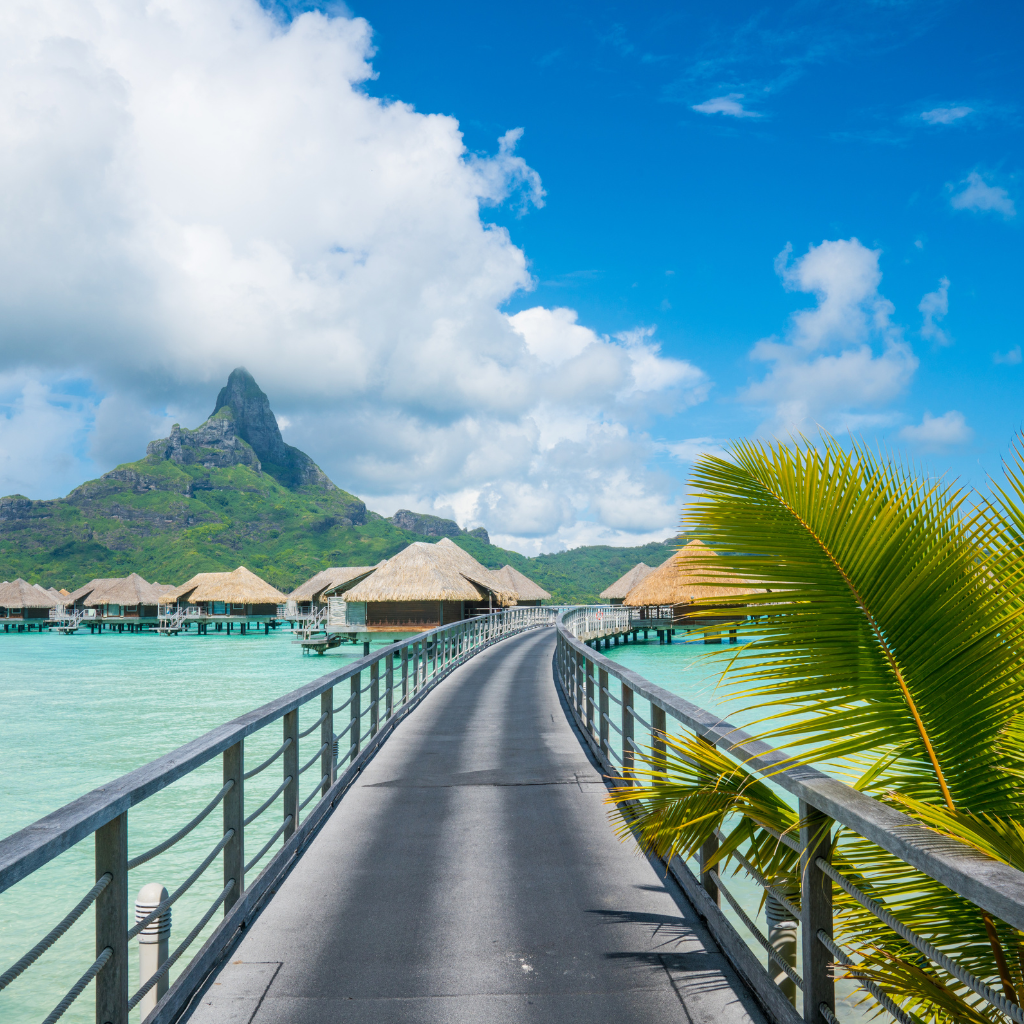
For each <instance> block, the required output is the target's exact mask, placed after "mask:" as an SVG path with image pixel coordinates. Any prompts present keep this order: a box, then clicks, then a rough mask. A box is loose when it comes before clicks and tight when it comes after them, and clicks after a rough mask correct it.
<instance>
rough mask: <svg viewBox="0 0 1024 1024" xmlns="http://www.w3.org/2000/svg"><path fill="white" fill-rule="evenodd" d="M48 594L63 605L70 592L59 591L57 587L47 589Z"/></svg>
mask: <svg viewBox="0 0 1024 1024" xmlns="http://www.w3.org/2000/svg"><path fill="white" fill-rule="evenodd" d="M46 593H47V594H49V595H50V597H52V598H53V599H54V601H56V602H57V604H63V603H64V598H65V597H67V596H68V592H67V591H66V590H57V588H56V587H47V588H46Z"/></svg>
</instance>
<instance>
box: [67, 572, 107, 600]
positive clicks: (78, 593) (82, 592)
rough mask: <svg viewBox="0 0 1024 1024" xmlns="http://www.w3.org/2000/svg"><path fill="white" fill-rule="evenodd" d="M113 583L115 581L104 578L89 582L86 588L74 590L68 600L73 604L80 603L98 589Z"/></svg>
mask: <svg viewBox="0 0 1024 1024" xmlns="http://www.w3.org/2000/svg"><path fill="white" fill-rule="evenodd" d="M113 582H115V581H114V580H110V579H107V578H106V577H103V576H101V577H98V578H97V579H94V580H89V582H88V583H86V584H85V586H84V587H79V588H78V589H77V590H72V591H71V593H70V594H68V598H69V599H70V601H71V602H76V601H79V600H81V599H82V598H83V597H88V596H89V595H90V594H91V593H92V592H93V591H94V590H95V589H96V588H97V587H100V586H103V585H104V584H107V583H113Z"/></svg>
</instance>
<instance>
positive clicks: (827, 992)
mask: <svg viewBox="0 0 1024 1024" xmlns="http://www.w3.org/2000/svg"><path fill="white" fill-rule="evenodd" d="M800 822H801V824H800V849H801V850H802V851H803V852H802V854H801V857H800V878H801V885H800V908H801V913H800V918H801V921H800V924H801V929H800V930H801V932H802V935H801V939H802V941H803V978H804V1020H805V1021H807V1022H809V1024H823V1022H824V1021H825V1017H824V1016H822V1013H821V1010H820V1009H819V1007H820V1006H821V1005H822V1004H824V1005H825V1006H827V1007H828V1009H829V1011H830V1012H831V1013H833V1014H834V1013H835V1010H836V993H835V982H834V981H833V979H832V976H831V974H830V972H829V963H830V958H831V954H830V953H829V951H828V950H827V949H826V948H825V947H824V946H823V945H822V943H821V940H820V939H819V938H818V932H819V931H823V932H824V933H825V934H826V935H827V936H828V937H829V938H832V880H831V879H830V878H829V877H828V875H826V874H825V872H824V871H822V870H821V868H819V867H818V866H817V864H816V863H815V861H816V859H817V858H818V857H820V858H821V859H822V860H824V861H826V862H828V861H831V860H832V836H831V828H832V819H831V818H829V817H827V816H826V815H824V814H822V813H821V811H819V810H818V809H817V808H816V807H812V806H811V805H810V804H808V803H805V802H804V801H803V800H801V801H800Z"/></svg>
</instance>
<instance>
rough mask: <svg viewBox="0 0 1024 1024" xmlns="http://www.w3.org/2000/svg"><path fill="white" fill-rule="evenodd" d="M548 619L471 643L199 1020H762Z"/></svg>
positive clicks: (300, 1023)
mask: <svg viewBox="0 0 1024 1024" xmlns="http://www.w3.org/2000/svg"><path fill="white" fill-rule="evenodd" d="M554 646H555V635H554V630H553V629H549V628H543V629H536V630H532V631H530V632H527V633H525V634H521V635H520V636H517V637H514V638H511V639H509V640H505V641H503V642H502V643H499V644H497V645H495V646H494V647H492V648H490V649H489V650H487V651H485V652H483V653H482V654H479V655H477V656H476V657H474V658H472V659H471V660H470V661H469V662H468V663H467V664H465V665H463V666H461V667H460V668H458V669H456V670H455V672H453V673H452V675H451V676H450V677H449V678H448V679H446V680H444V681H442V682H441V683H440V684H439V685H438V687H437V688H436V689H435V690H434V691H433V692H432V693H430V694H429V695H428V696H427V697H426V698H425V700H424V701H423V703H422V704H421V706H420V707H419V708H417V709H416V710H415V711H414V712H413V713H412V714H411V715H410V716H409V717H408V718H407V719H406V720H405V721H404V722H403V723H402V724H401V725H399V726H398V728H397V729H396V730H395V733H394V735H392V736H391V737H390V738H389V739H388V741H387V742H386V743H385V744H384V745H383V747H382V748H381V749H380V751H379V752H378V753H377V755H376V756H375V757H374V759H373V760H372V761H371V762H370V763H369V765H368V766H367V768H366V769H365V771H364V772H363V773H362V775H361V776H360V777H359V779H358V781H357V782H356V783H355V784H354V785H353V787H352V788H351V789H350V791H349V792H348V793H347V794H346V795H345V797H344V798H343V799H342V801H341V802H340V803H339V804H338V807H337V808H336V809H335V811H334V813H333V815H332V816H331V818H330V819H329V820H328V822H327V823H326V824H325V826H324V827H323V829H322V830H321V831H320V833H319V834H318V835H317V836H316V838H315V839H314V841H313V842H312V843H311V845H310V847H309V849H308V850H307V851H306V853H305V854H304V855H303V857H302V858H301V859H300V860H299V862H298V863H297V864H296V866H295V867H294V869H293V870H292V872H291V873H290V874H289V875H288V877H287V878H286V880H285V881H284V882H283V884H282V885H281V886H280V889H279V891H278V892H277V894H276V895H275V896H274V897H273V899H271V900H270V902H269V904H268V905H267V907H266V908H265V909H264V910H263V912H262V914H261V915H260V916H259V917H258V918H257V919H256V920H255V921H254V922H253V923H252V925H251V926H250V927H249V929H248V931H247V932H246V934H245V937H244V938H243V939H242V941H241V942H240V944H239V945H238V947H237V948H236V949H235V950H234V952H233V954H232V956H231V957H230V959H229V961H228V962H227V963H226V964H225V966H224V967H223V968H222V969H221V970H220V971H219V973H218V974H217V975H216V976H215V978H214V979H213V982H212V984H210V985H209V986H208V988H207V990H206V991H205V993H204V994H203V996H202V998H201V999H200V1000H199V1001H198V1002H197V1005H196V1008H195V1010H194V1012H193V1013H192V1015H191V1018H190V1020H191V1024H348V1022H356V1021H358V1022H364V1024H378V1022H381V1024H383V1022H388V1024H391V1022H406V1021H408V1022H410V1024H411V1022H416V1024H421V1022H422V1024H434V1022H438V1024H442V1022H443V1024H470V1022H472V1024H478V1022H486V1024H492V1022H493V1024H503V1022H545V1024H547V1022H566V1024H570V1022H577V1021H578V1022H586V1024H603V1022H608V1024H612V1022H614V1024H626V1022H628V1024H645V1022H648V1021H650V1022H655V1021H657V1022H659V1024H665V1022H668V1021H683V1022H709V1024H710V1022H715V1024H732V1022H747V1021H752V1022H756V1024H763V1021H764V1017H763V1016H762V1014H761V1012H760V1010H759V1009H758V1007H757V1004H756V1003H755V1002H754V1000H753V998H752V997H751V996H750V995H749V993H748V992H747V990H746V989H745V987H744V986H743V984H742V982H741V981H739V980H738V978H737V977H736V975H735V974H734V972H733V971H732V969H731V968H730V966H729V965H728V963H727V962H726V960H725V958H724V957H723V956H722V954H721V953H720V952H719V950H718V948H717V946H716V945H715V943H714V941H713V940H712V938H711V937H710V936H709V935H708V934H707V932H706V930H705V929H704V927H703V925H702V924H701V922H700V920H699V919H698V917H697V915H696V913H695V912H694V911H693V910H692V908H691V907H690V906H689V904H688V903H687V902H686V899H685V897H684V896H683V895H682V893H681V892H680V891H679V890H678V888H677V887H676V886H675V884H674V883H672V882H671V881H668V880H666V879H665V878H664V877H663V876H662V875H661V873H659V872H658V871H656V870H655V869H654V868H653V867H652V866H651V864H650V863H649V861H648V860H647V859H646V858H644V857H643V856H641V855H640V854H639V852H638V850H637V848H636V845H635V844H634V843H633V842H632V840H629V841H628V842H625V843H623V842H621V841H620V840H619V839H618V838H617V837H616V835H615V833H614V831H613V828H612V824H611V822H610V820H609V817H608V806H607V804H606V803H605V798H606V796H607V789H606V788H605V784H604V782H603V780H602V777H601V772H600V771H599V769H598V768H597V767H596V765H595V764H594V762H593V761H592V760H591V758H590V756H589V754H588V752H587V751H586V749H585V748H584V746H583V745H582V741H581V738H580V737H579V735H578V733H577V732H576V729H575V725H574V724H573V722H572V720H571V718H570V716H569V713H568V710H567V709H566V708H565V706H564V704H563V703H562V701H561V700H560V697H559V692H558V689H557V687H556V685H555V683H554V681H553V678H552V657H553V654H554Z"/></svg>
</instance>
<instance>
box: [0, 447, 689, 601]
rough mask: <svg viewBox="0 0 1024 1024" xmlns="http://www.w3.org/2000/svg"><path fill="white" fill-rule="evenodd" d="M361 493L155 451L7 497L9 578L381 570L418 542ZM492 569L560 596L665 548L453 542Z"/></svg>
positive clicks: (56, 580) (599, 584) (79, 580)
mask: <svg viewBox="0 0 1024 1024" xmlns="http://www.w3.org/2000/svg"><path fill="white" fill-rule="evenodd" d="M436 539H437V538H436V537H423V536H420V535H418V534H416V533H413V532H411V531H408V530H402V529H399V528H398V527H396V526H395V525H394V524H392V523H390V522H389V521H388V520H386V519H384V518H383V517H381V516H379V515H377V514H376V513H374V512H370V511H368V510H367V509H366V506H365V505H364V504H363V503H362V502H361V501H360V500H359V499H358V498H356V497H355V496H354V495H352V494H349V493H348V492H347V491H342V490H330V491H328V490H324V489H323V488H321V487H312V486H306V487H298V488H293V489H288V488H285V487H282V486H281V485H280V484H279V483H277V482H276V481H275V480H274V478H273V477H272V476H271V475H270V474H269V473H267V472H263V473H258V472H256V471H255V470H253V469H252V468H250V467H249V466H247V465H233V466H227V467H223V468H216V467H213V468H210V467H206V466H203V465H201V464H187V465H178V464H176V463H174V462H171V461H169V460H166V459H162V458H158V457H154V456H147V457H146V458H145V459H141V460H139V461H138V462H133V463H128V464H126V465H123V466H118V467H117V469H115V470H113V471H112V472H111V473H108V474H106V475H105V476H104V477H102V478H101V479H99V480H93V481H90V482H88V483H86V484H83V485H82V486H81V487H78V488H76V489H75V490H74V491H72V492H71V494H69V495H68V497H67V498H60V499H55V500H53V501H36V502H31V501H29V500H28V499H27V498H20V497H19V496H12V497H10V498H4V499H2V504H0V579H15V578H16V577H18V576H21V577H23V578H24V579H26V580H28V581H29V582H30V583H41V584H42V585H43V586H47V587H48V586H55V587H57V588H60V587H66V588H67V589H69V590H71V589H74V588H75V587H78V586H81V585H82V584H83V583H86V582H88V580H90V579H92V578H94V577H97V576H123V575H126V574H127V573H129V572H138V573H140V574H141V575H142V576H144V577H145V578H146V579H147V580H156V581H159V582H160V583H181V582H183V581H184V580H186V579H188V578H189V577H191V576H192V575H194V574H195V573H197V572H205V571H219V570H228V569H234V568H236V567H237V566H239V565H246V566H247V567H248V568H250V569H252V570H253V572H255V573H258V574H259V575H260V576H262V577H264V578H265V579H266V580H268V581H269V582H270V583H272V584H273V585H274V586H275V587H278V588H279V589H281V590H283V591H285V592H287V591H289V590H291V589H293V588H294V587H296V586H298V584H299V583H301V582H303V581H304V580H306V579H308V578H309V577H310V576H312V575H313V574H314V573H316V572H319V571H320V570H321V569H323V568H326V567H327V566H332V565H373V564H375V563H376V562H379V561H380V560H381V559H382V558H390V557H391V556H392V555H394V554H396V553H397V552H398V551H400V550H401V549H402V548H403V547H405V546H406V545H407V544H409V543H410V542H412V541H415V540H429V541H436ZM453 539H454V540H455V542H456V543H458V544H460V545H462V546H463V547H464V548H466V550H467V551H469V552H470V553H471V554H472V555H473V556H474V557H476V558H478V559H480V561H481V562H483V563H484V564H485V565H488V566H492V567H500V566H502V565H505V564H506V563H508V564H511V565H514V566H515V567H516V568H517V569H519V570H520V571H521V572H523V573H525V574H526V575H527V576H529V577H530V578H531V579H534V580H536V582H537V583H539V584H540V585H541V586H542V587H544V588H545V589H546V590H548V591H550V592H551V594H552V595H553V597H554V598H555V599H557V600H558V601H562V602H566V603H570V602H572V603H575V602H577V601H582V600H596V597H597V594H598V593H599V592H600V591H601V590H603V589H604V588H605V587H606V586H608V584H609V583H611V582H612V581H614V580H615V579H617V578H618V576H620V575H621V574H622V572H625V571H626V569H629V568H631V567H632V566H633V565H635V564H636V562H638V561H641V560H644V561H647V562H648V564H656V562H654V561H652V560H657V561H664V559H665V558H667V557H668V556H669V555H670V554H671V553H672V549H671V547H669V546H666V545H657V544H654V545H650V544H649V545H646V546H644V547H642V548H577V549H576V550H574V551H566V552H561V553H559V554H556V555H541V556H540V557H539V558H525V557H524V556H523V555H519V554H517V553H516V552H514V551H505V550H504V549H502V548H499V547H495V546H494V545H491V544H487V543H485V542H484V541H483V540H482V539H481V538H479V537H476V536H474V535H472V534H460V535H458V536H456V537H454V538H453Z"/></svg>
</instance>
